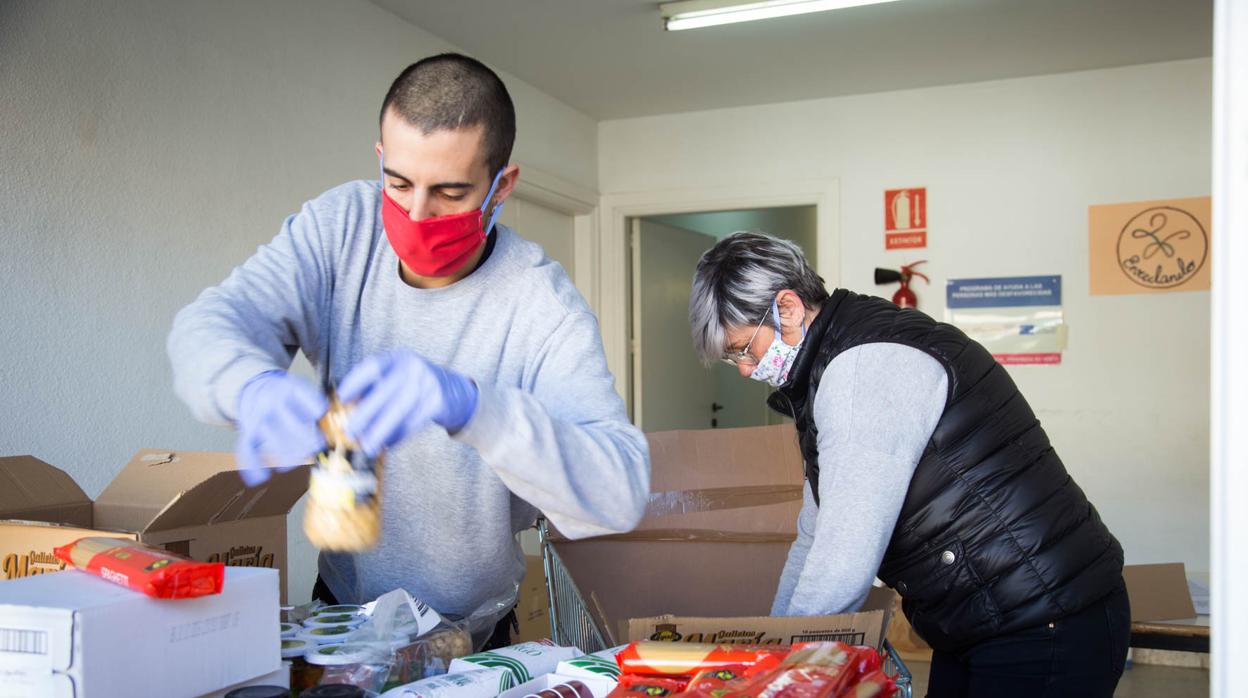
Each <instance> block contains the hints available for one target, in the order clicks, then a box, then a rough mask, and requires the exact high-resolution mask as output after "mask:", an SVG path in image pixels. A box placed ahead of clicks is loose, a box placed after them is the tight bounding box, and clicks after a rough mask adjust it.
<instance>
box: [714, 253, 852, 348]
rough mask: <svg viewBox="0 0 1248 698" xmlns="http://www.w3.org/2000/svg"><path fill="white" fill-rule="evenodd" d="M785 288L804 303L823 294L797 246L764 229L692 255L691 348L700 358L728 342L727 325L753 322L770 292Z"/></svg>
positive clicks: (768, 305) (822, 297) (765, 307)
mask: <svg viewBox="0 0 1248 698" xmlns="http://www.w3.org/2000/svg"><path fill="white" fill-rule="evenodd" d="M786 288H787V289H791V290H793V291H794V292H796V293H797V295H798V297H799V298H801V299H802V303H804V304H805V305H806V307H807V308H812V307H818V306H819V305H820V304H822V303H823V302H824V301H825V300H827V298H828V291H827V289H825V288H824V286H823V279H821V278H820V277H819V275H818V274H816V273H815V271H814V270H813V269H811V268H810V265H809V264H807V263H806V257H805V255H803V254H802V248H800V247H798V246H797V245H795V244H794V243H792V242H789V241H788V240H782V239H780V238H777V237H773V236H771V235H768V234H766V233H754V232H737V233H733V234H732V235H729V236H728V237H726V238H724V239H723V240H720V241H719V242H718V243H716V244H715V246H714V247H712V248H711V249H709V250H707V251H706V253H705V254H703V255H702V259H700V260H698V268H697V270H696V271H694V273H693V293H692V294H690V296H689V326H690V330H691V331H692V333H693V348H694V350H695V351H696V352H697V354H698V357H699V358H701V359H702V361H703V362H704V363H706V364H707V365H710V364H711V363H712V362H714V361H717V360H719V359H720V358H721V357H722V356H723V355H724V351H725V350H726V349H727V347H728V339H727V328H730V327H744V326H749V325H757V324H758V323H760V322H761V321H762V319H763V315H764V314H766V313H767V310H768V309H769V308H771V303H772V301H774V300H775V298H776V294H777V293H779V292H780V291H782V290H784V289H786Z"/></svg>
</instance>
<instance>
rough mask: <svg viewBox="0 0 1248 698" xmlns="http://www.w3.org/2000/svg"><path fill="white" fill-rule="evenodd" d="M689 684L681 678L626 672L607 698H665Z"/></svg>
mask: <svg viewBox="0 0 1248 698" xmlns="http://www.w3.org/2000/svg"><path fill="white" fill-rule="evenodd" d="M687 685H688V682H685V681H681V680H679V679H672V678H661V677H658V676H630V675H628V674H625V675H623V676H621V677H620V684H619V685H618V686H616V687H615V688H614V689H613V690H612V691H611V692H610V693H608V694H607V698H663V697H664V696H670V695H675V694H677V693H681V692H683V691H684V690H685V687H686V686H687Z"/></svg>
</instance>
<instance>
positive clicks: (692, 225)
mask: <svg viewBox="0 0 1248 698" xmlns="http://www.w3.org/2000/svg"><path fill="white" fill-rule="evenodd" d="M649 218H650V220H654V221H659V222H660V223H666V224H667V225H674V226H676V227H678V228H685V229H686V230H694V231H697V232H699V233H706V234H707V235H710V236H713V237H714V238H716V239H717V240H722V239H724V238H726V237H728V236H729V235H731V234H732V233H735V232H737V231H740V230H750V231H758V230H761V231H763V232H765V233H771V234H772V235H778V236H780V237H782V238H787V239H789V240H792V241H793V242H796V243H797V245H798V247H801V248H802V251H803V252H805V253H806V256H807V257H809V258H810V263H811V264H812V265H813V264H814V263H815V242H816V240H815V207H814V206H781V207H778V208H747V209H743V210H739V211H707V212H704V213H676V214H672V215H668V216H649Z"/></svg>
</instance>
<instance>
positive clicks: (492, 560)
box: [168, 181, 650, 617]
mask: <svg viewBox="0 0 1248 698" xmlns="http://www.w3.org/2000/svg"><path fill="white" fill-rule="evenodd" d="M380 196H381V190H380V187H379V184H378V183H377V182H368V181H359V182H351V183H348V184H344V185H342V186H339V187H337V188H335V189H332V190H330V191H328V192H326V193H324V194H322V195H321V196H319V197H318V198H316V199H314V200H312V201H309V202H308V203H306V204H304V206H303V209H302V210H301V211H300V212H299V213H297V214H294V215H292V216H290V218H288V219H287V220H286V222H285V224H284V225H283V226H282V229H281V231H280V232H279V233H278V235H277V237H275V238H274V239H273V241H272V242H270V243H269V244H267V245H264V246H262V247H260V249H259V250H258V251H257V252H256V254H255V255H254V256H252V257H251V258H250V259H249V260H247V261H246V262H245V263H244V264H243V265H242V266H240V267H238V268H236V269H235V270H234V271H233V273H231V274H230V276H229V278H227V279H226V280H225V281H224V282H223V283H222V284H221V285H220V286H216V287H213V288H209V289H207V290H206V291H204V292H203V293H202V294H201V295H200V296H199V298H198V299H197V300H195V302H193V303H191V304H190V305H189V306H187V307H186V308H184V309H183V310H182V311H181V312H179V313H178V315H177V317H176V319H175V320H174V324H173V331H172V332H171V333H170V335H169V341H168V351H169V358H170V360H171V361H172V363H173V373H174V385H175V389H176V391H177V394H178V395H179V396H180V397H181V398H182V399H183V400H184V401H185V402H186V404H187V405H189V406H190V408H191V411H192V412H193V413H194V414H195V416H196V417H197V418H199V419H201V420H203V421H205V422H210V423H215V424H228V423H231V422H232V421H233V420H234V416H235V415H234V410H235V404H236V402H237V399H238V393H239V390H240V389H241V388H242V386H243V384H244V383H245V382H247V380H248V379H250V378H251V377H252V376H255V375H256V374H258V373H260V372H262V371H267V370H270V369H285V368H287V367H289V365H290V362H291V360H292V358H293V356H294V354H295V352H296V350H302V351H303V352H304V354H305V355H306V356H307V357H308V359H309V360H310V361H311V363H312V365H313V366H314V367H315V368H316V370H317V371H318V373H319V374H320V376H321V379H322V381H329V382H332V383H333V384H337V383H339V382H341V380H342V378H343V377H344V376H346V374H347V373H348V372H349V371H350V370H351V368H352V367H354V366H355V365H356V364H357V363H358V362H359V361H361V360H362V359H364V358H365V357H367V356H370V355H372V354H375V353H378V352H384V351H388V350H392V349H396V348H401V347H403V348H408V349H412V350H414V351H416V352H419V353H420V354H422V355H423V356H425V357H426V358H428V359H430V360H431V361H434V362H436V363H439V364H442V365H444V366H447V367H450V368H452V369H454V370H456V371H459V372H461V373H463V374H465V375H467V376H469V377H471V378H473V379H474V380H475V381H476V382H477V385H478V386H479V387H480V390H481V392H480V400H479V403H478V408H477V412H476V414H475V415H474V416H473V418H472V420H471V421H470V422H469V423H468V425H467V426H466V427H465V428H464V429H462V430H461V431H460V432H458V433H457V434H455V435H454V436H453V437H452V436H450V435H448V434H447V432H446V431H445V430H444V429H441V428H437V427H431V428H429V429H427V430H425V431H423V432H421V433H418V434H416V435H414V436H413V437H411V438H409V439H408V440H406V441H404V442H403V443H401V444H399V445H398V446H397V447H395V448H393V449H391V450H390V451H389V452H388V453H387V454H386V459H385V471H384V482H383V490H382V498H383V501H382V504H383V507H382V510H383V524H382V538H381V543H380V544H379V545H378V546H377V548H376V549H375V550H372V551H369V552H367V553H361V554H356V555H341V554H335V555H330V554H322V555H321V558H320V563H319V567H320V573H321V576H322V577H323V578H324V579H325V581H326V583H327V584H328V585H329V588H330V590H331V591H332V592H333V593H334V595H335V596H337V597H338V599H339V600H340V601H342V602H344V603H356V602H363V601H369V600H371V599H373V598H376V597H377V596H379V595H380V594H383V593H385V592H387V591H390V590H392V589H395V588H399V587H402V588H404V589H407V590H408V591H409V592H411V593H412V594H413V595H414V596H415V597H417V598H419V599H422V600H424V601H425V602H427V603H429V604H430V605H431V606H433V607H434V608H435V609H436V610H438V611H440V612H442V613H452V614H457V615H462V616H467V615H470V614H473V613H478V614H479V615H486V616H491V617H497V616H500V615H501V614H502V613H505V612H506V611H507V610H509V609H510V607H511V604H513V603H514V601H515V597H516V588H517V584H518V582H519V580H520V578H521V577H522V576H523V573H524V558H523V554H522V552H521V550H520V547H519V545H518V544H517V542H516V538H515V534H516V532H517V531H520V530H522V529H523V528H525V527H528V526H530V525H531V524H532V523H533V521H534V517H535V516H536V514H537V511H538V510H541V511H542V512H544V513H545V514H546V516H547V517H549V519H550V521H551V522H552V523H553V524H554V525H555V526H556V527H558V528H559V530H560V531H561V532H562V533H564V534H565V535H567V536H570V537H574V538H579V537H585V536H591V535H601V534H607V533H613V532H622V531H627V530H630V529H631V528H632V527H633V526H635V525H636V523H637V521H638V520H640V518H641V515H642V512H643V510H644V508H645V504H646V497H647V494H648V493H649V482H650V466H649V451H648V447H647V444H646V440H645V438H644V437H643V435H642V434H641V432H640V431H638V430H637V428H635V427H634V426H632V425H631V424H630V423H629V421H628V417H627V415H626V414H625V410H624V404H623V401H622V400H621V399H620V397H619V395H618V394H617V393H616V392H615V389H614V384H613V380H612V377H611V373H610V372H609V371H608V370H607V365H606V359H605V357H604V355H603V350H602V340H601V338H600V336H599V331H598V324H597V320H596V318H595V317H594V315H593V313H592V312H591V311H590V309H589V307H588V305H587V304H586V303H585V300H584V299H583V298H582V297H581V295H580V294H579V293H578V292H577V290H576V288H575V287H574V286H573V285H572V282H571V281H570V280H569V279H568V276H567V274H566V273H565V272H564V270H563V268H562V267H561V266H560V265H559V264H558V263H556V262H554V261H552V260H551V259H550V258H549V257H547V256H546V255H545V254H544V253H543V251H542V249H541V247H540V246H538V245H536V244H534V243H531V242H528V241H525V240H523V239H522V238H520V237H519V236H518V235H517V234H516V233H515V232H514V231H512V230H510V229H508V228H505V227H503V226H497V227H496V228H495V232H494V233H493V234H495V235H497V236H498V239H497V243H496V246H495V248H494V250H493V252H492V254H491V255H490V256H489V257H488V258H487V259H486V261H485V262H484V264H482V265H481V267H480V268H478V269H477V270H476V271H474V272H473V273H472V274H471V275H469V276H468V277H467V278H465V279H463V280H462V281H459V282H458V283H455V284H453V285H451V286H448V287H446V288H440V289H416V288H412V287H410V286H408V285H407V284H405V283H404V282H403V281H402V280H401V279H400V278H399V272H398V269H399V261H398V258H397V257H396V256H395V253H394V251H393V250H392V249H391V247H390V245H389V244H388V242H387V241H386V237H385V233H384V231H383V229H382V224H381V218H380V215H379V210H378V206H379V201H380Z"/></svg>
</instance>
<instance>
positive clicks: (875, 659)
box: [716, 642, 882, 698]
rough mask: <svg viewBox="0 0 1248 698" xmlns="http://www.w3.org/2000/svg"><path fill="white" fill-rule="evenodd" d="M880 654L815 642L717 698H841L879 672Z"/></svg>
mask: <svg viewBox="0 0 1248 698" xmlns="http://www.w3.org/2000/svg"><path fill="white" fill-rule="evenodd" d="M881 662H882V660H881V659H880V656H879V653H878V652H876V651H875V650H873V649H871V648H869V647H851V646H849V645H846V644H843V643H840V642H811V643H805V644H801V645H797V646H795V647H794V649H793V652H792V653H791V654H789V656H788V657H785V659H784V661H783V662H781V664H780V666H778V667H776V668H775V669H773V670H771V671H767V672H763V673H761V674H759V675H757V676H756V677H754V678H753V679H751V680H749V681H747V682H745V683H744V684H738V683H734V684H733V685H732V686H730V687H729V688H730V689H731V690H729V691H728V692H726V693H724V694H723V696H718V697H716V698H839V696H841V695H842V694H843V693H844V692H845V691H846V690H848V689H850V688H851V687H853V686H855V685H856V684H857V683H858V681H859V679H860V678H861V677H862V676H863V675H864V674H870V673H872V672H875V671H877V670H878V669H879V667H880V664H881Z"/></svg>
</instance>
